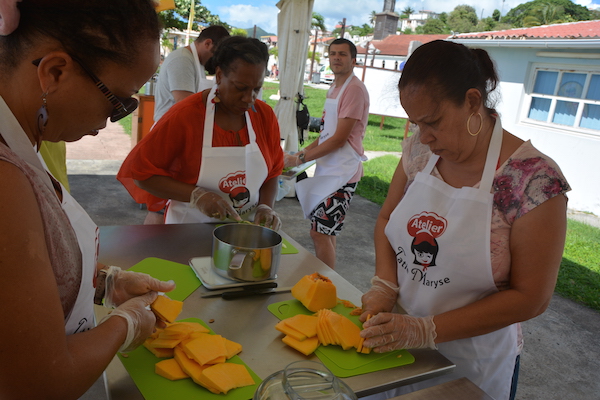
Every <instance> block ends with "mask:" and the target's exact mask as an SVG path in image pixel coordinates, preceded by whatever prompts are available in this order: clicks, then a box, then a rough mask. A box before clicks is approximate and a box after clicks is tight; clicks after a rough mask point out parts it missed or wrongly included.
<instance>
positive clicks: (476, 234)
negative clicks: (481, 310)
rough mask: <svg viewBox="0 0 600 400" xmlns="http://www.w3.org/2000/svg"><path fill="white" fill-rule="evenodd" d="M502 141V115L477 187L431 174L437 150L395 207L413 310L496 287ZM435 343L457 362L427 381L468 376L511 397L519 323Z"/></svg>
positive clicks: (392, 236)
mask: <svg viewBox="0 0 600 400" xmlns="http://www.w3.org/2000/svg"><path fill="white" fill-rule="evenodd" d="M501 144H502V126H501V124H500V119H499V118H497V119H496V124H495V127H494V131H493V134H492V139H491V142H490V146H489V148H488V153H487V159H486V163H485V168H484V172H483V175H482V179H481V184H480V187H479V188H473V187H462V188H459V189H457V188H454V187H452V186H450V185H448V184H446V183H445V182H444V181H442V180H440V179H438V178H436V177H434V176H432V175H431V172H432V171H433V168H434V167H435V165H436V163H437V161H438V159H439V156H436V155H432V156H431V158H430V160H429V162H428V164H427V166H426V167H425V168H424V169H423V171H421V172H419V173H418V174H417V176H416V177H415V180H414V182H413V183H412V184H411V186H410V187H409V189H408V191H407V192H406V194H405V196H404V197H403V199H402V200H401V201H400V203H399V204H398V206H397V207H396V209H395V210H394V211H393V212H392V214H391V216H390V220H389V222H388V224H387V226H386V228H385V233H386V236H387V237H388V240H389V241H390V244H391V245H392V247H393V249H394V251H395V253H396V259H397V265H398V272H397V273H398V284H399V286H400V297H399V302H398V303H399V305H400V306H401V307H402V308H403V309H404V310H406V312H407V313H408V314H410V315H414V316H418V317H425V316H429V315H436V314H440V313H443V312H446V311H449V310H453V309H456V308H459V307H463V306H465V305H467V304H470V303H473V302H475V301H477V300H479V299H481V298H483V297H486V296H488V295H490V294H492V293H495V292H497V288H496V285H495V284H494V279H493V276H492V265H491V256H490V229H491V215H492V204H493V194H492V193H491V188H492V182H493V179H494V172H495V168H496V165H497V161H498V156H499V154H500V147H501ZM438 347H439V351H440V353H442V354H443V355H444V356H446V357H447V358H448V359H450V360H451V361H452V362H454V363H455V364H456V366H457V367H456V370H455V372H454V373H452V374H450V375H448V376H446V377H440V378H436V380H435V382H434V380H429V381H427V383H425V385H427V386H431V385H432V384H433V383H436V384H437V383H441V382H443V381H448V380H450V379H456V378H457V376H466V377H467V378H469V379H470V380H471V381H473V382H474V383H475V384H476V385H478V386H479V387H480V388H481V389H482V390H484V391H485V392H486V393H487V394H489V395H490V396H492V397H493V398H494V399H496V400H505V399H508V398H509V394H510V388H511V380H512V375H513V371H514V367H515V361H516V357H517V327H516V325H511V326H508V327H505V328H503V329H500V330H497V331H495V332H491V333H489V334H486V335H481V336H476V337H473V338H467V339H460V340H455V341H452V342H447V343H441V344H439V345H438ZM457 374H458V375H457ZM417 385H418V384H417ZM418 388H419V387H414V386H413V387H412V389H415V390H416V389H418Z"/></svg>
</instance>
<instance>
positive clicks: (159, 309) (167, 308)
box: [150, 295, 183, 322]
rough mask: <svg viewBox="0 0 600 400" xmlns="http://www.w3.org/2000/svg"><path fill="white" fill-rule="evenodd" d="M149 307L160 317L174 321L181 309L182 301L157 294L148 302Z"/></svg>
mask: <svg viewBox="0 0 600 400" xmlns="http://www.w3.org/2000/svg"><path fill="white" fill-rule="evenodd" d="M150 308H151V309H152V311H154V313H155V314H156V315H157V316H158V317H159V318H160V319H162V320H164V321H167V322H174V321H175V319H177V317H178V316H179V314H180V313H181V310H182V309H183V302H182V301H178V300H173V299H170V298H168V297H166V296H162V295H161V296H157V297H156V300H154V302H153V303H152V304H150Z"/></svg>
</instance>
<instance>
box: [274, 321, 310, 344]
mask: <svg viewBox="0 0 600 400" xmlns="http://www.w3.org/2000/svg"><path fill="white" fill-rule="evenodd" d="M275 329H277V330H278V331H279V332H281V333H283V334H284V335H287V336H291V337H293V338H294V339H296V340H299V341H302V340H304V339H306V335H304V334H302V333H300V332H298V331H297V330H296V329H294V328H292V327H291V326H289V325H287V324H286V323H285V320H281V321H279V322H278V323H277V325H275Z"/></svg>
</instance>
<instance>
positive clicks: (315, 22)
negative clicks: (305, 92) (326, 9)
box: [309, 11, 325, 79]
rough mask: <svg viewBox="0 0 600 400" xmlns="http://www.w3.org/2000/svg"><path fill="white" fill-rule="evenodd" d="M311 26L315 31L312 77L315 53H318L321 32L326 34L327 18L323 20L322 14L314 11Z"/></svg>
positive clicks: (311, 64)
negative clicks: (318, 40) (318, 39)
mask: <svg viewBox="0 0 600 400" xmlns="http://www.w3.org/2000/svg"><path fill="white" fill-rule="evenodd" d="M310 26H311V28H313V29H314V30H315V42H314V44H313V49H312V56H311V58H310V75H312V73H313V72H314V65H315V57H316V55H315V53H316V52H317V38H318V37H319V30H321V31H322V32H325V18H323V16H322V15H321V14H319V13H316V12H314V11H313V13H312V20H311V22H310ZM309 79H310V78H309Z"/></svg>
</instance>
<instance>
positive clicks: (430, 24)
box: [423, 18, 450, 35]
mask: <svg viewBox="0 0 600 400" xmlns="http://www.w3.org/2000/svg"><path fill="white" fill-rule="evenodd" d="M423 33H424V34H426V35H441V34H445V33H450V28H448V27H447V26H446V24H444V23H443V22H442V21H440V20H439V19H437V18H429V19H428V20H427V21H425V25H423Z"/></svg>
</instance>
